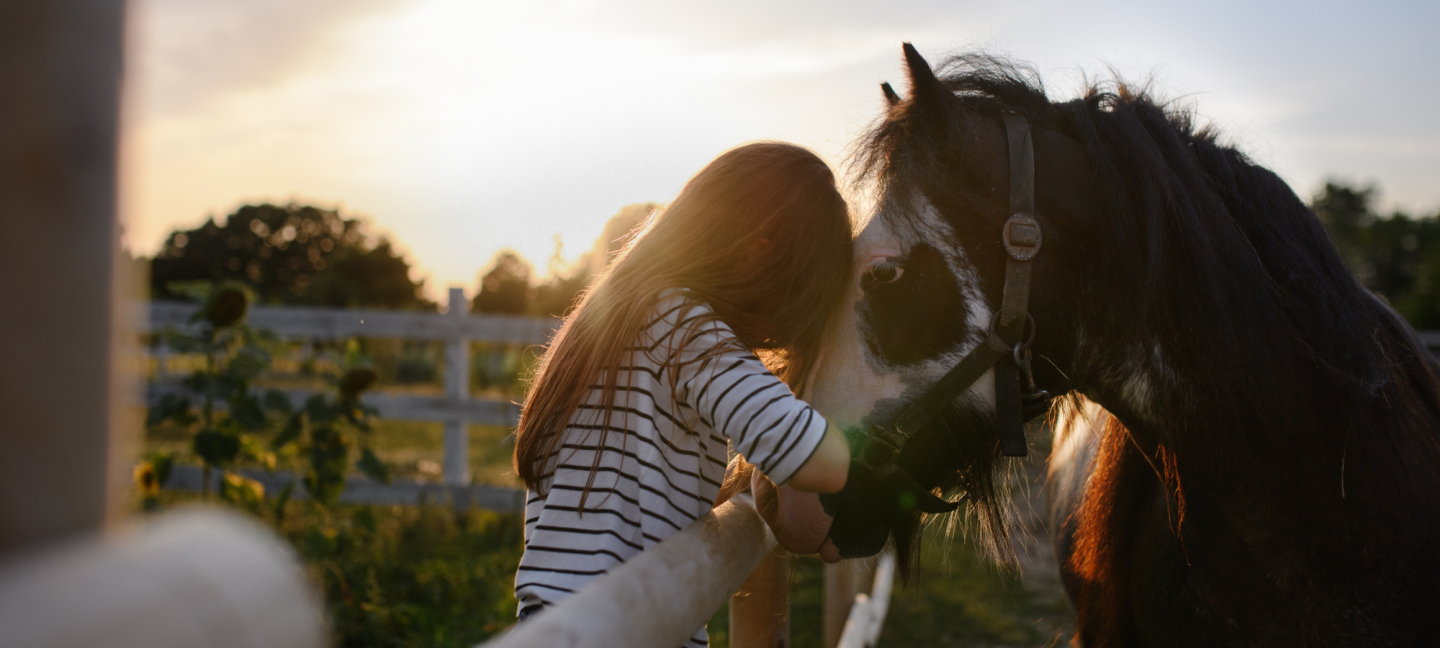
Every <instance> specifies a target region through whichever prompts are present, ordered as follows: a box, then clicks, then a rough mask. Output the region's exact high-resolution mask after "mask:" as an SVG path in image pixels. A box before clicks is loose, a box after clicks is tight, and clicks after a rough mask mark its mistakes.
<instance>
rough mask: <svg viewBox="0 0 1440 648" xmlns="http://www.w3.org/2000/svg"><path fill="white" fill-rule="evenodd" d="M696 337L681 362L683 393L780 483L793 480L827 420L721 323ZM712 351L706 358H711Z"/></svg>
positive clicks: (739, 449) (711, 324)
mask: <svg viewBox="0 0 1440 648" xmlns="http://www.w3.org/2000/svg"><path fill="white" fill-rule="evenodd" d="M705 326H706V327H707V328H708V329H709V330H707V331H705V334H703V335H697V336H694V337H693V339H692V340H691V341H690V342H689V344H687V345H686V348H685V349H684V350H682V356H683V357H686V358H689V359H694V358H705V359H704V360H701V361H690V362H685V363H683V364H682V365H681V366H680V371H679V375H678V378H679V382H680V385H679V387H680V392H681V394H682V396H683V397H684V398H685V399H686V400H688V401H689V402H690V403H691V405H692V406H693V407H694V408H695V410H696V411H697V412H698V413H699V415H700V417H701V421H702V422H705V423H708V424H709V425H710V426H711V427H712V428H714V430H715V431H716V432H717V433H719V434H721V435H722V436H725V437H727V438H728V439H729V440H730V444H731V446H732V447H734V448H735V451H736V452H738V453H740V455H741V456H743V457H745V459H746V460H747V461H749V462H750V463H753V464H755V466H756V467H758V468H759V469H760V472H763V473H765V476H767V477H769V478H770V479H771V480H772V481H774V482H775V483H777V484H783V483H785V482H786V481H789V479H790V477H791V476H792V475H794V474H795V471H796V470H799V469H800V466H801V465H803V464H804V463H805V462H806V460H808V459H809V458H810V455H811V454H812V453H813V452H814V451H815V448H816V447H818V446H819V445H820V440H821V439H822V438H824V436H825V427H826V423H825V419H824V417H822V416H820V414H819V413H817V412H816V411H815V410H814V409H813V408H811V407H810V405H809V404H807V403H805V401H802V400H800V399H799V398H797V397H796V396H795V394H793V393H791V391H790V388H789V386H787V385H786V384H785V383H783V382H781V381H780V379H779V378H777V377H776V376H775V374H773V373H771V372H770V370H769V369H766V368H765V364H764V363H762V362H761V361H760V359H759V358H757V357H755V355H754V354H753V353H750V352H749V351H748V350H746V349H745V348H744V347H743V346H742V345H740V344H739V343H738V341H737V340H736V338H735V334H734V333H733V332H732V331H731V330H730V328H729V327H728V326H726V325H725V324H724V323H723V322H720V321H716V320H712V321H710V322H708V323H706V325H705ZM707 356H708V357H707Z"/></svg>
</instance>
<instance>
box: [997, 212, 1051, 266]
mask: <svg viewBox="0 0 1440 648" xmlns="http://www.w3.org/2000/svg"><path fill="white" fill-rule="evenodd" d="M1000 238H1001V240H1002V241H1004V243H1005V252H1006V253H1007V254H1009V255H1010V256H1011V257H1012V258H1014V259H1015V260H1016V261H1029V260H1031V259H1033V258H1035V255H1037V254H1039V253H1040V246H1041V244H1043V243H1044V242H1045V236H1044V235H1043V234H1041V231H1040V221H1039V219H1037V218H1035V217H1034V216H1032V215H1030V214H1027V213H1025V212H1016V213H1015V214H1012V215H1011V216H1010V218H1008V219H1006V220H1005V227H1003V228H1001V230H1000Z"/></svg>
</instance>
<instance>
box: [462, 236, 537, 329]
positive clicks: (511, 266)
mask: <svg viewBox="0 0 1440 648" xmlns="http://www.w3.org/2000/svg"><path fill="white" fill-rule="evenodd" d="M530 274H531V271H530V264H529V263H527V262H526V261H525V260H524V259H522V258H520V255H519V254H516V253H515V252H512V251H510V250H502V251H500V252H499V253H497V254H496V255H495V261H494V262H492V263H491V264H490V270H488V271H486V273H485V275H484V276H482V277H481V278H480V292H479V293H477V294H476V295H475V299H474V300H472V301H471V303H470V312H472V313H491V314H500V315H524V314H525V313H526V311H528V310H529V308H530V298H531V296H532V295H533V293H534V288H532V287H531V286H530Z"/></svg>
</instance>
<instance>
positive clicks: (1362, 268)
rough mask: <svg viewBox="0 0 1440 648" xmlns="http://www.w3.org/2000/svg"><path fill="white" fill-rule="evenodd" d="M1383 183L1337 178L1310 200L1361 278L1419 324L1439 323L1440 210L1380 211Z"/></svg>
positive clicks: (1435, 325) (1424, 326)
mask: <svg viewBox="0 0 1440 648" xmlns="http://www.w3.org/2000/svg"><path fill="white" fill-rule="evenodd" d="M1378 193H1379V191H1378V189H1377V188H1376V187H1374V186H1373V185H1370V186H1356V185H1352V184H1347V183H1343V182H1338V181H1331V182H1327V183H1325V187H1324V188H1323V189H1321V190H1320V192H1319V193H1317V194H1316V195H1315V197H1314V198H1313V199H1312V200H1311V201H1310V208H1311V209H1312V210H1314V212H1315V215H1316V216H1318V217H1319V218H1320V222H1321V223H1323V224H1324V225H1325V230H1326V231H1327V232H1329V234H1330V240H1331V242H1333V243H1334V244H1335V247H1336V249H1337V250H1338V251H1339V252H1340V256H1341V258H1343V259H1344V260H1345V264H1346V265H1347V266H1349V268H1350V271H1351V272H1353V273H1355V276H1356V278H1357V279H1359V280H1360V283H1362V284H1364V285H1365V287H1366V288H1369V289H1370V290H1371V291H1372V292H1374V293H1375V294H1377V295H1379V296H1381V297H1382V298H1384V299H1385V300H1386V301H1388V302H1389V303H1390V305H1391V306H1393V307H1394V308H1395V310H1396V311H1398V312H1399V313H1400V315H1401V316H1403V317H1404V318H1405V319H1406V321H1408V322H1410V325H1411V326H1413V327H1415V328H1417V329H1440V213H1435V214H1429V215H1424V216H1418V217H1417V216H1413V215H1411V214H1407V213H1405V212H1402V211H1392V212H1391V213H1390V214H1388V215H1381V214H1380V213H1379V211H1378V209H1377V207H1376V204H1375V203H1376V199H1377V197H1378Z"/></svg>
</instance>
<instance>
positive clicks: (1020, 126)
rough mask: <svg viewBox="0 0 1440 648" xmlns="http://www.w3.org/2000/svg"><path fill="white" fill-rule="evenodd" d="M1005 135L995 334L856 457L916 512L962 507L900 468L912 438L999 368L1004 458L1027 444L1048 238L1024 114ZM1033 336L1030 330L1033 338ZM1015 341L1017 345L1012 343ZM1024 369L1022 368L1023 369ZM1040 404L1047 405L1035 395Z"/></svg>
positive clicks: (879, 428) (1012, 117) (876, 430)
mask: <svg viewBox="0 0 1440 648" xmlns="http://www.w3.org/2000/svg"><path fill="white" fill-rule="evenodd" d="M1005 135H1006V138H1005V139H1006V142H1007V145H1008V148H1009V154H1010V155H1009V157H1010V214H1011V215H1010V217H1009V218H1008V219H1006V221H1005V224H1004V226H1003V227H1002V228H1001V232H1000V237H1001V242H1002V243H1003V244H1004V247H1005V252H1006V259H1005V287H1004V293H1003V295H1002V297H1001V303H1000V311H999V312H998V313H996V314H995V319H994V320H993V321H992V322H991V326H990V329H989V330H988V331H987V332H986V335H985V337H984V338H983V339H982V340H981V341H980V344H979V345H977V346H976V347H975V348H974V349H971V351H970V352H969V353H968V354H966V355H965V357H964V358H961V359H960V361H959V362H958V363H956V364H955V366H954V367H952V368H951V369H950V371H947V372H946V373H945V375H944V376H941V378H940V380H938V381H936V382H935V384H934V385H932V386H931V387H930V389H929V390H927V391H926V392H925V393H924V394H922V395H921V396H920V397H919V398H917V399H916V400H915V401H914V402H913V403H911V404H910V406H909V407H907V408H906V409H905V411H904V412H903V413H902V414H901V415H900V416H899V418H897V419H895V421H894V423H893V424H891V425H876V426H874V427H872V428H871V429H870V430H869V434H868V441H869V443H868V445H867V447H865V448H864V450H863V452H862V453H860V454H859V456H857V457H856V460H857V462H858V463H861V464H863V465H864V466H866V467H868V468H869V469H870V470H871V472H872V474H874V475H875V477H876V478H877V479H879V480H880V481H881V482H883V483H885V484H886V485H887V486H889V487H890V488H891V489H893V490H894V491H895V492H896V493H900V494H908V495H910V496H912V497H913V498H914V500H915V508H917V509H918V510H920V511H923V512H926V513H946V512H949V511H953V510H955V508H956V507H958V506H959V504H960V502H959V500H956V501H954V502H947V501H945V500H943V499H940V498H939V497H937V496H936V495H935V494H934V493H932V492H931V491H929V490H927V489H925V488H923V487H921V486H920V484H919V482H917V481H916V480H915V478H914V477H912V476H911V475H910V474H909V473H908V472H906V471H905V470H904V469H903V468H901V467H900V466H899V465H898V464H897V463H896V461H897V460H898V459H899V458H900V451H901V449H902V448H904V446H905V443H906V442H907V441H909V440H910V438H911V437H913V436H914V435H915V433H916V432H919V431H920V429H921V428H922V427H924V425H925V424H926V423H928V422H929V421H930V420H931V419H933V418H935V417H936V416H937V415H939V414H940V413H941V412H942V411H944V409H945V408H946V407H948V406H949V405H950V404H951V403H953V402H954V401H955V399H956V398H957V397H958V396H959V395H960V394H962V393H964V392H965V391H966V390H967V389H969V388H970V386H971V385H973V384H975V382H976V381H978V380H980V378H981V377H983V376H984V375H985V373H986V372H987V371H990V369H991V368H992V367H993V368H994V369H995V418H996V427H997V428H998V431H999V436H1000V451H1001V453H1002V454H1004V455H1006V456H1018V457H1023V456H1025V455H1026V444H1025V432H1024V422H1025V418H1026V416H1025V411H1026V407H1025V401H1026V400H1027V399H1029V398H1032V397H1033V396H1034V395H1026V394H1023V393H1022V385H1021V378H1022V376H1021V372H1022V370H1023V371H1024V372H1025V374H1026V377H1027V379H1028V374H1029V367H1028V352H1026V354H1027V355H1025V356H1024V357H1023V359H1022V355H1021V354H1022V351H1024V350H1025V347H1027V346H1028V344H1029V342H1028V340H1025V338H1024V335H1025V328H1026V323H1027V321H1028V320H1029V313H1028V310H1029V305H1030V278H1031V260H1032V259H1034V258H1035V256H1036V255H1037V254H1039V252H1040V247H1041V244H1042V242H1043V235H1042V233H1041V229H1040V221H1039V220H1038V219H1036V218H1035V216H1034V214H1033V212H1034V209H1035V149H1034V145H1033V143H1032V142H1031V136H1030V125H1029V122H1027V121H1026V119H1025V116H1024V115H1021V114H1019V113H1006V114H1005ZM1032 334H1033V331H1032ZM1011 340H1013V342H1012V341H1011ZM1022 362H1023V363H1024V364H1025V365H1026V366H1024V367H1022V366H1021V363H1022ZM1036 394H1039V396H1038V398H1042V399H1043V398H1047V397H1046V396H1044V395H1043V392H1036Z"/></svg>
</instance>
